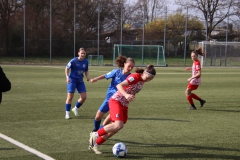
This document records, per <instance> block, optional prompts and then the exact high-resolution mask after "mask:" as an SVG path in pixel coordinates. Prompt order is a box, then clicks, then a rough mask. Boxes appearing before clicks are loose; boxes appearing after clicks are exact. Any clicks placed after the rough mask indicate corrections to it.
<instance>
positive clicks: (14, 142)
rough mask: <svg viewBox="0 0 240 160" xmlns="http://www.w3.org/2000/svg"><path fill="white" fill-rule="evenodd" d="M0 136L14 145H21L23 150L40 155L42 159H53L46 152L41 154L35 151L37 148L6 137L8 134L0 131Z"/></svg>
mask: <svg viewBox="0 0 240 160" xmlns="http://www.w3.org/2000/svg"><path fill="white" fill-rule="evenodd" d="M0 138H2V139H5V140H6V141H8V142H10V143H12V144H14V145H16V146H19V147H21V148H23V149H24V150H26V151H28V152H31V153H33V154H35V155H37V156H38V157H40V158H43V159H45V160H54V159H53V158H52V157H49V156H48V155H46V154H43V153H41V152H39V151H37V150H35V149H33V148H31V147H29V146H26V145H24V144H23V143H20V142H18V141H16V140H14V139H12V138H10V137H8V136H5V135H4V134H1V133H0Z"/></svg>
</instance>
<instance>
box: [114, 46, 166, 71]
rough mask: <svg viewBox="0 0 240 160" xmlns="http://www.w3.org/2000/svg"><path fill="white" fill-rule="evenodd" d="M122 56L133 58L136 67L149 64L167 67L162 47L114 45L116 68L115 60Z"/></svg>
mask: <svg viewBox="0 0 240 160" xmlns="http://www.w3.org/2000/svg"><path fill="white" fill-rule="evenodd" d="M120 54H122V55H123V56H126V57H131V58H133V59H134V61H135V65H136V66H146V65H148V64H153V65H154V66H164V67H166V60H165V54H164V49H163V46H161V45H126V44H122V45H121V44H114V49H113V65H114V66H115V65H116V64H115V60H116V58H117V57H118V56H119V55H120Z"/></svg>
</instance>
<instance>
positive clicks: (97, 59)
mask: <svg viewBox="0 0 240 160" xmlns="http://www.w3.org/2000/svg"><path fill="white" fill-rule="evenodd" d="M88 65H89V66H102V65H103V55H88Z"/></svg>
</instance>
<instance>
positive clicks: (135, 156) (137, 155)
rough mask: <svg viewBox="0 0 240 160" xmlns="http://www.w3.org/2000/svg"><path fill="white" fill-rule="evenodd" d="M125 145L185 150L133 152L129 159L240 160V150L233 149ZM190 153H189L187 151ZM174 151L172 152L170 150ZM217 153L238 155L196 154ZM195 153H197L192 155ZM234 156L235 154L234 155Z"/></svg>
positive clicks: (194, 146) (116, 140)
mask: <svg viewBox="0 0 240 160" xmlns="http://www.w3.org/2000/svg"><path fill="white" fill-rule="evenodd" d="M111 141H115V142H120V141H121V140H119V139H111ZM115 142H114V143H115ZM121 142H123V143H126V144H128V147H131V148H133V147H141V148H142V147H143V148H148V147H149V148H153V150H156V148H159V149H161V148H184V152H183V153H162V154H161V153H159V152H158V153H156V154H154V153H138V152H131V153H129V154H128V155H127V158H128V159H144V158H146V157H148V158H157V159H159V158H161V159H193V158H201V159H232V160H239V159H240V154H239V153H240V149H231V148H221V147H204V146H197V145H186V144H176V145H175V144H146V143H138V142H132V141H121ZM186 150H187V151H189V152H187V151H186ZM170 151H172V150H170ZM203 151H208V152H216V151H219V152H221V153H223V152H236V153H235V154H236V155H226V154H227V153H226V154H217V153H216V154H213V153H211V154H210V153H209V154H208V153H196V152H203ZM190 152H195V153H190ZM233 154H234V153H233Z"/></svg>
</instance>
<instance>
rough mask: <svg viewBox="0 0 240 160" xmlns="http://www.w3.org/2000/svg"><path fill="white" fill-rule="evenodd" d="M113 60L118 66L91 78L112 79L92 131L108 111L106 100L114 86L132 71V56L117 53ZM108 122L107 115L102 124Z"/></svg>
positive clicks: (113, 90) (92, 80)
mask: <svg viewBox="0 0 240 160" xmlns="http://www.w3.org/2000/svg"><path fill="white" fill-rule="evenodd" d="M115 62H116V64H117V66H118V67H119V68H117V69H113V70H112V71H110V72H108V73H106V74H103V75H101V76H99V77H96V78H93V79H91V82H92V83H94V82H97V81H98V80H101V79H107V80H108V79H110V78H111V79H112V81H111V83H110V84H109V86H108V90H107V93H106V98H105V100H104V101H103V103H102V105H101V106H100V107H99V109H98V111H97V113H96V116H95V119H94V129H93V132H96V131H97V130H98V129H99V127H100V124H101V120H102V118H103V116H104V114H105V113H107V112H108V111H109V106H108V105H109V104H108V101H109V99H110V98H111V96H112V95H113V94H114V93H115V92H116V91H117V88H116V86H117V84H119V83H121V82H122V81H124V80H125V79H126V78H127V76H128V75H130V74H131V73H130V72H131V71H132V69H133V67H134V65H135V62H134V59H133V58H127V57H125V56H122V55H119V56H118V58H117V59H116V60H115ZM110 122H111V121H110V118H109V116H107V117H106V118H105V120H104V122H103V126H104V125H106V124H108V123H110ZM90 135H91V134H90Z"/></svg>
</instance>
